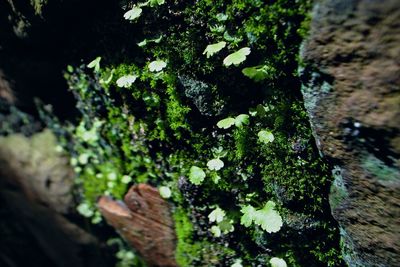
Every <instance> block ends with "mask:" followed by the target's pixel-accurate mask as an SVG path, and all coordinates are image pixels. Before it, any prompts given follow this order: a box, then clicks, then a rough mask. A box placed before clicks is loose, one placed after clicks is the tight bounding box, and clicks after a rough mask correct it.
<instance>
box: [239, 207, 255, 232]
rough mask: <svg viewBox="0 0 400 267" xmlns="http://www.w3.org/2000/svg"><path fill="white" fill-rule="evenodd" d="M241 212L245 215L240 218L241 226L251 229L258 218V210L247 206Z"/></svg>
mask: <svg viewBox="0 0 400 267" xmlns="http://www.w3.org/2000/svg"><path fill="white" fill-rule="evenodd" d="M240 211H241V212H242V213H243V215H242V217H241V218H240V224H241V225H244V226H246V227H249V226H250V225H251V224H252V223H253V221H254V219H255V217H256V209H255V208H254V207H253V206H251V205H247V206H244V207H242V209H241V210H240Z"/></svg>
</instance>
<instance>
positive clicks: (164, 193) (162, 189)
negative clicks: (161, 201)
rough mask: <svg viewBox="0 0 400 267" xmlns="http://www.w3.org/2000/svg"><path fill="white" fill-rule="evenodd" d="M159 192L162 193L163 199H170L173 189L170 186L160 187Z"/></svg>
mask: <svg viewBox="0 0 400 267" xmlns="http://www.w3.org/2000/svg"><path fill="white" fill-rule="evenodd" d="M158 191H159V192H160V196H161V197H162V198H170V197H171V194H172V192H171V189H170V188H169V187H168V186H160V188H158Z"/></svg>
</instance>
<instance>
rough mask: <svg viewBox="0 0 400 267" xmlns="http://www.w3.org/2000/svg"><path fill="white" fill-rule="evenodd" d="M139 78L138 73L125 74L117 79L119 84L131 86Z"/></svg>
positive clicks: (125, 86) (126, 86)
mask: <svg viewBox="0 0 400 267" xmlns="http://www.w3.org/2000/svg"><path fill="white" fill-rule="evenodd" d="M137 78H138V76H137V75H124V76H122V77H120V78H119V79H118V80H117V86H118V87H123V88H129V87H131V85H132V84H133V83H134V82H135V81H136V79H137Z"/></svg>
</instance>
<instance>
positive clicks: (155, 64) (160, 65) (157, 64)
mask: <svg viewBox="0 0 400 267" xmlns="http://www.w3.org/2000/svg"><path fill="white" fill-rule="evenodd" d="M166 66H167V63H166V62H165V61H162V60H155V61H152V62H150V64H149V70H150V71H152V72H159V71H161V70H162V69H164V68H165V67H166Z"/></svg>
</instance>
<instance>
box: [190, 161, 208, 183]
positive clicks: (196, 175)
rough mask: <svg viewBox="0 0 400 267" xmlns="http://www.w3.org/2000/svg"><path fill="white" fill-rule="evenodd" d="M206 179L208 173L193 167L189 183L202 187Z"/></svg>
mask: <svg viewBox="0 0 400 267" xmlns="http://www.w3.org/2000/svg"><path fill="white" fill-rule="evenodd" d="M205 177H206V173H205V172H204V171H203V170H202V169H201V168H199V167H197V166H192V167H191V168H190V171H189V181H190V182H191V183H193V184H195V185H200V184H201V183H202V182H203V181H204V178H205Z"/></svg>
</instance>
